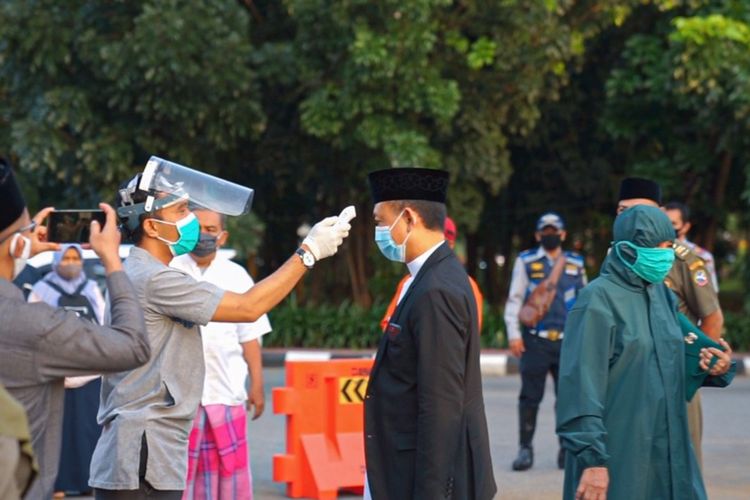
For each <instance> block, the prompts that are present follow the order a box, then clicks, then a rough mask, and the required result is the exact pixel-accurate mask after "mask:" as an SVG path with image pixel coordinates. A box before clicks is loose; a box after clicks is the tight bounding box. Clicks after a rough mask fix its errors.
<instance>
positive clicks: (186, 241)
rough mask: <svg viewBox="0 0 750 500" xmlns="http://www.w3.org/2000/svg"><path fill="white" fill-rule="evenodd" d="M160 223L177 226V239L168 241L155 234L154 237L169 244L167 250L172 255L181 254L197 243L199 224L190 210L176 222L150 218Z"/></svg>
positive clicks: (191, 248)
mask: <svg viewBox="0 0 750 500" xmlns="http://www.w3.org/2000/svg"><path fill="white" fill-rule="evenodd" d="M152 220H153V221H155V222H158V223H160V224H168V225H170V226H174V227H176V228H177V234H178V237H177V241H169V240H167V239H166V238H162V237H161V236H157V237H156V238H157V239H158V240H160V241H163V242H164V243H166V244H167V245H169V250H170V251H171V252H172V255H175V256H177V255H183V254H186V253H189V252H191V251H192V250H193V249H194V248H195V245H196V244H197V243H198V239H199V237H200V233H201V225H200V222H198V219H197V218H196V217H195V215H194V214H193V213H192V212H190V213H189V214H188V215H186V216H185V217H183V218H182V219H180V220H178V221H177V222H170V221H167V220H161V219H152Z"/></svg>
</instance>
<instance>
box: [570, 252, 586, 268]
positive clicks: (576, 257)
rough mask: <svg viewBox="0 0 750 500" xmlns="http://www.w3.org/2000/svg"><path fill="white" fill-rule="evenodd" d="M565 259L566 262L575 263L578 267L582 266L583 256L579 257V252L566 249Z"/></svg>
mask: <svg viewBox="0 0 750 500" xmlns="http://www.w3.org/2000/svg"><path fill="white" fill-rule="evenodd" d="M565 260H566V261H567V262H570V263H571V264H575V265H577V266H578V267H583V266H584V263H583V257H581V254H579V253H577V252H570V251H567V250H566V251H565Z"/></svg>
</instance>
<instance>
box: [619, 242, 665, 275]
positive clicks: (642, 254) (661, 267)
mask: <svg viewBox="0 0 750 500" xmlns="http://www.w3.org/2000/svg"><path fill="white" fill-rule="evenodd" d="M622 245H626V246H629V247H630V248H632V249H633V250H635V254H636V257H635V262H632V263H631V262H628V260H627V259H625V258H624V257H623V256H622V254H621V253H620V247H621V246H622ZM615 253H617V257H619V258H620V260H621V261H622V263H623V264H625V266H626V267H627V268H628V269H630V270H631V271H633V272H634V273H635V274H637V275H638V276H640V277H641V278H643V279H644V280H646V281H648V282H649V283H661V282H662V281H664V278H666V277H667V274H669V270H670V269H672V264H673V263H674V249H672V248H648V247H640V246H638V245H634V244H633V243H631V242H629V241H618V242H617V243H615Z"/></svg>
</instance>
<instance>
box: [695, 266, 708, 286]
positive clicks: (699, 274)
mask: <svg viewBox="0 0 750 500" xmlns="http://www.w3.org/2000/svg"><path fill="white" fill-rule="evenodd" d="M693 281H695V284H696V285H698V286H706V284H707V283H708V273H706V270H705V269H698V270H697V271H695V272H694V273H693Z"/></svg>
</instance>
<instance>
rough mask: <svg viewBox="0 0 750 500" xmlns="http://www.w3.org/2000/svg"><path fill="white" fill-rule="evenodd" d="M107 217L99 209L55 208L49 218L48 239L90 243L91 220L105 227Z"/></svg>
mask: <svg viewBox="0 0 750 500" xmlns="http://www.w3.org/2000/svg"><path fill="white" fill-rule="evenodd" d="M105 219H106V217H105V215H104V212H103V211H102V210H99V209H92V210H55V211H54V212H51V213H50V214H49V219H48V220H47V241H52V242H54V243H88V242H89V236H90V235H91V232H90V229H89V228H90V226H91V221H94V220H95V221H99V224H100V225H101V226H102V227H104V221H105Z"/></svg>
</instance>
